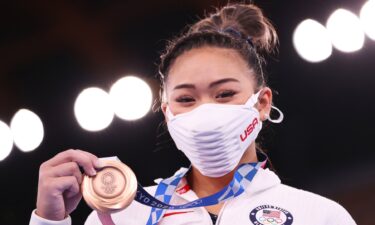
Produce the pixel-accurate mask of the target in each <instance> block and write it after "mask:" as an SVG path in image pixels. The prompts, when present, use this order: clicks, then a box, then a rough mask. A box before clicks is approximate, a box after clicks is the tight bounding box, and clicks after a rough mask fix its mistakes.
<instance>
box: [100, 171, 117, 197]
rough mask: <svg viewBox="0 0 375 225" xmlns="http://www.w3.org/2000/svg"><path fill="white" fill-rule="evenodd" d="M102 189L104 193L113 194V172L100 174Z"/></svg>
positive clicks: (114, 180)
mask: <svg viewBox="0 0 375 225" xmlns="http://www.w3.org/2000/svg"><path fill="white" fill-rule="evenodd" d="M101 181H102V184H103V186H102V189H103V190H104V192H105V193H106V194H109V195H110V194H113V192H114V191H115V189H116V187H117V186H116V185H115V182H116V177H115V176H114V175H113V173H111V172H106V173H104V174H103V175H102V179H101Z"/></svg>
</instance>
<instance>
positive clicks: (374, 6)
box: [360, 0, 375, 40]
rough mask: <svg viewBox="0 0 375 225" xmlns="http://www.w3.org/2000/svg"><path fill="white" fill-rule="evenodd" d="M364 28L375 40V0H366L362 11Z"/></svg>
mask: <svg viewBox="0 0 375 225" xmlns="http://www.w3.org/2000/svg"><path fill="white" fill-rule="evenodd" d="M360 19H361V23H362V28H363V29H364V31H365V32H366V34H367V36H368V37H369V38H371V39H372V40H375V0H372V1H368V2H366V3H365V4H364V5H363V7H362V9H361V13H360Z"/></svg>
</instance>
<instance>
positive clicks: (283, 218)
mask: <svg viewBox="0 0 375 225" xmlns="http://www.w3.org/2000/svg"><path fill="white" fill-rule="evenodd" d="M187 189H188V186H187V185H186V181H185V180H182V182H181V184H180V185H179V187H178V188H177V191H176V193H175V195H174V196H173V197H172V200H171V202H170V203H171V204H173V205H175V204H183V203H187V202H190V201H193V200H195V199H197V196H196V195H195V193H194V192H193V191H192V190H187ZM146 190H147V191H148V192H149V193H151V194H154V192H155V190H156V186H151V187H148V188H146ZM149 213H150V208H149V207H147V206H144V205H142V204H140V203H138V202H136V201H133V203H132V204H131V205H130V206H129V207H128V208H126V209H124V210H123V211H120V212H118V213H115V214H112V218H113V221H114V222H115V224H116V225H137V224H142V225H145V224H146V222H147V219H148V217H149ZM70 224H71V218H70V217H68V218H66V219H65V220H63V221H49V220H45V219H42V218H40V217H38V216H37V215H36V214H35V213H34V212H33V214H32V216H31V220H30V225H70ZM172 224H173V225H182V224H207V225H209V224H210V225H211V224H212V220H211V218H210V216H209V214H208V212H207V211H206V209H205V208H203V207H200V208H193V209H187V210H174V211H168V210H167V212H166V213H165V214H164V217H163V219H162V220H161V221H160V222H159V225H172ZM216 224H220V225H234V224H241V225H245V224H249V225H251V224H252V225H265V224H269V225H355V224H356V223H355V222H354V220H353V219H352V217H351V216H350V215H349V213H348V212H347V211H346V210H345V209H344V208H343V207H342V206H341V205H339V204H337V203H336V202H334V201H332V200H329V199H327V198H324V197H322V196H319V195H316V194H313V193H310V192H307V191H303V190H299V189H296V188H292V187H289V186H286V185H283V184H281V182H280V179H279V178H278V177H277V175H276V174H275V173H273V172H272V171H270V170H268V169H260V170H259V171H258V173H257V174H256V175H255V177H254V179H253V181H252V182H251V184H250V185H248V187H247V189H246V191H245V192H244V193H242V194H241V195H240V196H237V197H236V198H234V199H231V200H228V201H226V202H225V203H224V206H223V208H222V209H221V211H220V214H219V216H218V219H217V222H216ZM85 225H101V222H100V221H99V219H98V216H97V214H96V212H95V211H93V212H92V213H91V214H90V215H89V217H88V218H87V220H86V222H85Z"/></svg>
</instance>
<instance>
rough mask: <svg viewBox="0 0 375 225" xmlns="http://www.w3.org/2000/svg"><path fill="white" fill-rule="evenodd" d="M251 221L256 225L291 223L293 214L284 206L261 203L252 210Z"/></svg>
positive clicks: (289, 224) (283, 224) (288, 224)
mask: <svg viewBox="0 0 375 225" xmlns="http://www.w3.org/2000/svg"><path fill="white" fill-rule="evenodd" d="M250 221H251V222H252V223H253V224H254V225H291V224H292V223H293V216H292V214H291V213H290V212H289V211H287V210H285V209H283V208H280V207H277V206H272V205H261V206H258V207H256V208H255V209H253V210H252V211H251V212H250Z"/></svg>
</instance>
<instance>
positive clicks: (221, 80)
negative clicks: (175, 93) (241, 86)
mask: <svg viewBox="0 0 375 225" xmlns="http://www.w3.org/2000/svg"><path fill="white" fill-rule="evenodd" d="M228 82H238V83H239V81H238V80H237V79H234V78H223V79H220V80H217V81H214V82H212V83H211V84H210V85H209V86H208V87H209V88H213V87H215V86H217V85H220V84H223V83H228ZM183 88H188V89H195V85H194V84H179V85H176V86H175V87H174V88H173V90H176V89H183Z"/></svg>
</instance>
